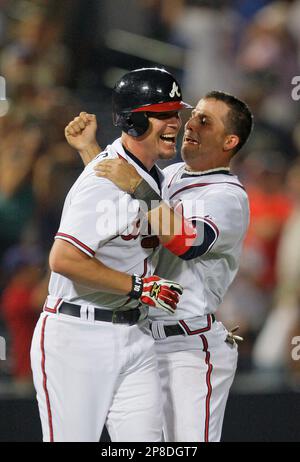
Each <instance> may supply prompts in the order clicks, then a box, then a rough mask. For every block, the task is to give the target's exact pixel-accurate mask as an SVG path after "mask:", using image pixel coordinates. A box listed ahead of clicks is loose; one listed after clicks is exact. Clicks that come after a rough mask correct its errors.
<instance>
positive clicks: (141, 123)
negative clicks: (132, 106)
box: [114, 112, 149, 138]
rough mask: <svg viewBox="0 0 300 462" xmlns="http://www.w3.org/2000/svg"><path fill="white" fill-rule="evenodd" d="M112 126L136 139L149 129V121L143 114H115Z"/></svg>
mask: <svg viewBox="0 0 300 462" xmlns="http://www.w3.org/2000/svg"><path fill="white" fill-rule="evenodd" d="M114 125H116V126H117V127H120V128H121V129H122V131H123V132H125V133H127V134H128V135H130V136H133V137H135V138H137V137H139V136H142V135H144V134H145V133H146V131H147V130H148V128H149V120H148V116H147V114H146V113H145V112H129V113H126V114H125V113H123V114H116V115H115V117H114Z"/></svg>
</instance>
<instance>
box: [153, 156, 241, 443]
mask: <svg viewBox="0 0 300 462" xmlns="http://www.w3.org/2000/svg"><path fill="white" fill-rule="evenodd" d="M164 174H165V182H164V188H163V196H164V198H165V199H169V200H170V201H171V203H172V202H173V204H174V205H175V204H176V203H178V202H179V203H180V204H181V207H182V208H183V210H182V211H183V213H184V216H185V218H188V219H191V220H192V221H193V223H194V224H195V225H196V226H197V231H198V234H199V237H198V239H197V242H196V246H195V247H194V246H193V247H192V249H191V252H192V253H194V252H195V250H196V255H199V256H197V257H196V258H192V259H189V260H183V259H182V258H179V257H176V256H174V255H173V254H171V253H170V252H169V251H168V250H166V249H162V250H161V252H160V255H159V263H158V266H157V267H156V270H155V272H156V274H158V275H159V276H161V277H165V278H168V279H171V280H174V281H177V282H179V283H180V284H181V285H182V286H183V289H184V290H183V295H182V297H181V299H180V301H179V304H178V308H177V310H176V313H175V316H172V318H170V317H167V316H165V315H164V314H163V313H160V312H159V311H154V310H152V309H151V310H150V317H151V319H152V334H153V337H154V338H155V340H156V341H155V350H156V354H157V359H158V365H159V373H160V378H161V384H162V392H163V393H162V399H163V420H164V424H163V427H164V438H165V441H172V442H173V441H177V442H179V441H180V442H185V441H189V442H190V441H194V442H211V441H214V442H216V441H220V439H221V433H222V424H223V419H224V413H225V407H226V402H227V398H228V394H229V390H230V387H231V385H232V382H233V379H234V374H235V371H236V366H237V356H238V354H237V346H236V345H232V344H230V343H228V342H227V341H226V338H227V335H228V331H227V330H226V328H225V327H224V326H223V324H222V323H220V322H217V321H214V318H212V316H211V313H214V312H215V311H216V309H217V308H218V306H219V305H220V303H221V301H222V298H223V296H224V294H225V293H226V290H227V289H228V286H229V285H230V283H231V282H232V280H233V278H234V276H235V275H236V272H237V270H238V262H239V257H240V254H241V249H242V242H243V238H244V235H245V233H246V230H247V227H248V221H249V209H248V200H247V195H246V193H245V191H244V189H243V187H242V185H241V184H240V182H239V181H238V179H237V178H236V177H235V176H233V175H231V174H230V173H229V171H226V169H225V170H221V169H219V170H216V171H210V172H202V173H199V174H196V173H194V174H189V173H188V172H187V171H186V170H185V165H184V164H182V163H180V164H176V165H172V166H170V167H168V168H167V169H165V170H164ZM201 224H202V226H201ZM189 252H190V251H189ZM189 256H191V255H189ZM193 256H195V254H194V255H193ZM176 320H177V321H179V322H178V323H176ZM172 324H175V325H176V326H177V329H178V327H179V332H180V334H179V335H174V336H168V335H167V334H166V330H165V326H169V325H172Z"/></svg>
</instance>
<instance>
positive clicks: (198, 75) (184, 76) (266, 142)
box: [0, 0, 300, 441]
mask: <svg viewBox="0 0 300 462" xmlns="http://www.w3.org/2000/svg"><path fill="white" fill-rule="evenodd" d="M299 24H300V0H290V1H271V0H233V1H227V0H211V1H209V0H207V1H202V0H194V1H193V0H191V1H189V0H101V1H99V0H88V1H87V0H66V1H63V2H61V1H59V0H31V1H30V0H0V75H2V76H4V77H5V79H6V82H7V96H8V100H9V111H8V113H7V114H6V115H3V112H2V113H1V115H2V117H1V118H0V222H1V226H0V259H1V273H0V336H2V337H4V338H5V339H6V342H7V359H6V361H0V441H38V440H39V439H40V430H39V421H38V416H37V409H36V404H35V402H34V394H33V389H32V379H31V372H30V366H29V347H30V339H31V335H32V331H33V327H34V324H35V322H36V319H37V316H38V313H39V311H40V310H41V306H42V303H43V299H44V297H45V293H46V290H47V289H46V287H47V271H46V267H47V254H48V252H49V249H50V247H51V244H52V241H53V235H54V234H55V231H56V230H57V228H58V223H59V218H60V213H61V208H62V204H63V200H64V197H65V195H66V193H67V191H68V189H69V188H70V185H71V184H72V183H73V181H74V180H75V178H76V177H77V176H78V174H79V173H80V172H81V169H82V165H81V162H80V160H79V158H78V156H77V155H76V153H75V152H73V151H72V150H71V149H69V148H68V146H67V145H66V143H65V141H64V136H63V131H64V126H65V125H66V124H67V123H68V121H70V120H71V118H73V117H74V116H75V115H77V114H78V112H80V111H81V110H86V111H88V112H94V113H96V114H97V117H98V120H99V123H100V133H99V136H98V140H99V142H100V144H101V145H102V146H105V145H106V144H107V143H108V142H109V141H110V140H112V139H113V138H114V137H115V136H116V135H117V134H118V130H116V129H114V127H112V121H111V112H110V92H111V87H112V85H113V83H114V82H115V81H116V80H117V78H118V77H119V76H121V75H122V74H123V73H124V72H125V71H127V70H131V69H134V68H137V67H143V66H153V65H158V66H165V67H166V68H167V69H168V70H170V71H171V72H173V73H175V75H176V76H177V77H178V79H179V80H180V82H182V85H183V90H184V98H185V100H186V101H188V102H190V103H196V102H197V100H198V99H199V98H200V97H201V95H203V94H204V93H205V92H206V91H208V90H211V89H219V90H225V91H228V92H232V93H234V94H236V95H238V96H239V97H241V98H242V99H244V100H246V101H247V102H248V104H249V105H250V106H251V108H252V110H253V112H254V115H255V130H254V133H253V135H252V137H251V140H250V142H249V143H248V144H247V146H246V147H245V148H244V149H243V152H242V153H241V154H240V155H239V156H237V158H236V161H235V165H234V171H235V172H237V173H238V174H239V175H240V177H241V179H242V181H243V182H244V184H245V185H246V188H247V191H248V193H249V197H250V204H251V225H250V229H249V233H248V236H247V239H246V243H245V247H244V252H243V258H242V263H241V269H240V272H239V275H238V277H237V279H236V281H235V282H234V284H233V285H232V287H231V288H230V290H229V293H228V295H227V297H226V299H225V300H224V303H223V306H222V308H221V310H220V314H219V319H222V320H223V322H224V323H225V324H226V326H227V327H233V326H234V325H236V324H239V325H240V328H241V330H240V333H241V335H243V336H244V337H245V342H244V343H243V344H242V346H241V347H240V360H239V369H238V374H237V377H236V380H235V383H234V386H233V390H232V394H231V397H230V400H229V404H228V410H227V413H226V419H225V428H224V440H231V441H243V440H244V441H246V440H247V441H271V440H273V441H279V440H281V441H282V440H289V441H297V440H298V441H299V440H300V429H299V425H297V424H296V422H297V420H298V421H299V414H300V403H299V401H300V400H299V391H300V359H299V358H297V357H298V355H297V354H296V353H297V348H296V349H295V346H296V345H293V344H292V342H293V341H294V342H296V341H297V338H295V337H299V336H300V321H299V313H300V303H299V295H300V289H299V287H300V284H299V282H300V279H299V278H300V239H299V237H300V122H299V120H300V119H299V115H300V103H299V100H297V98H298V95H299V97H300V89H299V90H298V91H297V86H296V83H297V81H298V83H300V77H299V79H298V80H297V79H295V77H296V76H299V75H300V27H299ZM293 79H294V80H293ZM292 82H293V84H292ZM2 107H3V102H0V110H2ZM178 159H179V158H178ZM178 159H177V160H178ZM293 339H294V340H293ZM298 340H299V341H300V338H299V339H298ZM293 348H294V354H292V351H293ZM298 353H300V352H299V351H298ZM299 356H300V355H299ZM297 359H298V360H297Z"/></svg>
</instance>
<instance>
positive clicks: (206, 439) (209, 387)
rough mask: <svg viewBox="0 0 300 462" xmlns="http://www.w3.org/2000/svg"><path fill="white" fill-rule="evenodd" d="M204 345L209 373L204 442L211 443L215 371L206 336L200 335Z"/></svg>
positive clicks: (207, 375) (207, 374) (207, 378)
mask: <svg viewBox="0 0 300 462" xmlns="http://www.w3.org/2000/svg"><path fill="white" fill-rule="evenodd" d="M200 337H201V340H202V343H203V351H204V352H205V354H206V357H205V363H206V364H207V366H208V368H207V373H206V385H207V395H206V401H205V430H204V441H205V443H209V423H210V400H211V395H212V384H211V374H212V371H213V366H212V364H211V362H210V352H209V351H208V342H207V339H206V337H205V336H204V335H200Z"/></svg>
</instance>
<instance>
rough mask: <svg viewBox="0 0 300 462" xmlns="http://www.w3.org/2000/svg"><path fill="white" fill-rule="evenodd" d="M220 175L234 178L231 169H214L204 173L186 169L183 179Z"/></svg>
mask: <svg viewBox="0 0 300 462" xmlns="http://www.w3.org/2000/svg"><path fill="white" fill-rule="evenodd" d="M218 174H222V175H230V176H232V173H230V168H229V167H219V168H212V169H210V170H203V171H202V172H189V171H188V170H186V168H184V170H183V173H182V176H181V178H191V177H198V176H206V175H218Z"/></svg>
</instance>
